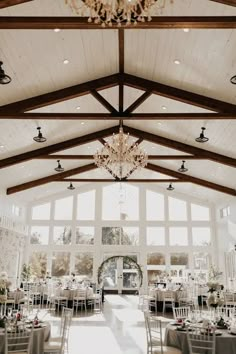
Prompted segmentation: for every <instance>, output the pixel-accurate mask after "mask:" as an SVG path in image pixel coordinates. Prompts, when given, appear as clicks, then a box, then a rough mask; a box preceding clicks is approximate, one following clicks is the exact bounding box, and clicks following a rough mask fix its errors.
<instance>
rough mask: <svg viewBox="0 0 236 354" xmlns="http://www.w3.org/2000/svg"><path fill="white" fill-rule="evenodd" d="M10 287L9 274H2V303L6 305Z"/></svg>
mask: <svg viewBox="0 0 236 354" xmlns="http://www.w3.org/2000/svg"><path fill="white" fill-rule="evenodd" d="M10 285H11V283H10V282H9V281H8V275H7V273H6V272H2V273H1V274H0V303H4V302H5V301H6V300H7V290H8V288H9V286H10Z"/></svg>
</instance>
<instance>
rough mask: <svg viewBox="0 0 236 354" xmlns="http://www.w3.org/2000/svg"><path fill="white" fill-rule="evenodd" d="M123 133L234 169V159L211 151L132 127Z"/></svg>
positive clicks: (235, 160) (126, 128)
mask: <svg viewBox="0 0 236 354" xmlns="http://www.w3.org/2000/svg"><path fill="white" fill-rule="evenodd" d="M124 131H125V132H127V133H130V135H132V136H135V137H140V138H143V139H144V140H147V141H150V142H152V143H155V144H158V145H163V146H166V147H168V148H171V149H175V150H179V151H183V152H185V153H187V154H192V155H197V156H202V157H205V158H207V159H208V160H211V161H215V162H218V163H221V164H223V165H227V166H231V167H236V159H234V158H232V157H228V156H225V155H221V154H217V153H215V152H212V151H208V150H204V149H200V148H198V147H195V146H192V145H187V144H184V143H181V142H179V141H176V140H172V139H169V138H164V137H163V136H159V135H155V134H152V133H148V132H145V131H143V130H138V129H135V128H132V127H127V126H124Z"/></svg>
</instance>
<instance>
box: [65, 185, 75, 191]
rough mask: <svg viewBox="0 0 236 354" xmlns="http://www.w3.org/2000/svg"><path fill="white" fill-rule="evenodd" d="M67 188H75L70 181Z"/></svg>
mask: <svg viewBox="0 0 236 354" xmlns="http://www.w3.org/2000/svg"><path fill="white" fill-rule="evenodd" d="M67 189H69V190H71V191H73V190H74V189H75V187H74V186H73V184H72V183H70V185H69V186H68V187H67Z"/></svg>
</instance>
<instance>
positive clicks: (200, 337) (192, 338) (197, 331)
mask: <svg viewBox="0 0 236 354" xmlns="http://www.w3.org/2000/svg"><path fill="white" fill-rule="evenodd" d="M187 338H188V345H189V351H190V354H198V353H204V354H215V350H216V336H215V330H214V329H212V330H211V332H210V331H208V330H207V329H206V328H205V329H204V328H203V327H202V326H199V327H198V326H189V327H188V329H187Z"/></svg>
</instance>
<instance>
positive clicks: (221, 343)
mask: <svg viewBox="0 0 236 354" xmlns="http://www.w3.org/2000/svg"><path fill="white" fill-rule="evenodd" d="M219 331H220V332H221V333H222V334H221V335H217V332H218V330H217V332H216V354H222V353H223V354H236V335H232V334H230V333H228V330H225V329H221V330H219ZM218 333H219V332H218ZM165 345H169V346H172V347H175V348H178V349H180V350H181V351H182V354H190V351H189V346H188V340H187V331H180V330H178V329H177V326H174V325H171V324H169V325H168V326H167V327H166V334H165Z"/></svg>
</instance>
